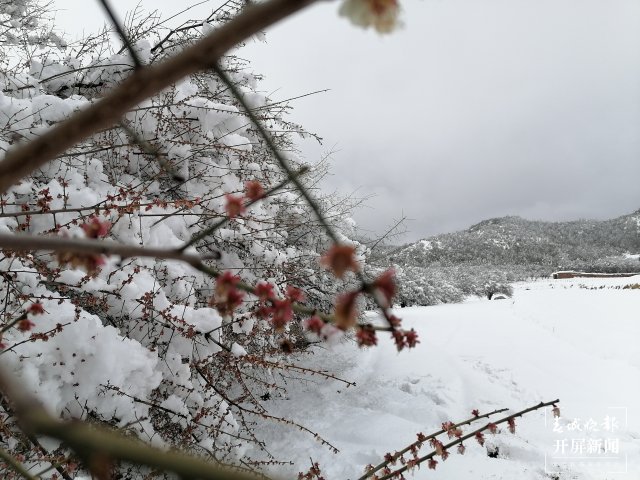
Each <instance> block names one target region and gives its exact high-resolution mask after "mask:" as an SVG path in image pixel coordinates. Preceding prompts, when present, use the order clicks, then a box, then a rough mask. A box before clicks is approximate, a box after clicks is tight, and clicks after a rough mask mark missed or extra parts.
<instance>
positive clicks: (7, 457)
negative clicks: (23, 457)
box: [0, 447, 38, 480]
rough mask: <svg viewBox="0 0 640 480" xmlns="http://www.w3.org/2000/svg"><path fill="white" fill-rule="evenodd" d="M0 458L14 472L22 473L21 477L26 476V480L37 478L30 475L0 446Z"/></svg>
mask: <svg viewBox="0 0 640 480" xmlns="http://www.w3.org/2000/svg"><path fill="white" fill-rule="evenodd" d="M0 458H1V459H2V460H4V461H5V462H6V464H7V465H8V466H9V467H11V469H12V470H13V471H14V472H16V473H17V474H19V475H22V477H23V478H26V479H27V480H38V479H37V478H36V477H34V476H33V475H31V474H30V473H29V472H28V471H27V469H26V468H24V466H23V465H22V464H21V463H20V462H19V461H18V460H16V459H15V458H13V456H12V455H11V454H10V453H9V452H7V451H6V450H4V449H3V448H2V447H0Z"/></svg>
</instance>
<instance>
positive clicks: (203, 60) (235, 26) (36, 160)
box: [0, 0, 315, 193]
mask: <svg viewBox="0 0 640 480" xmlns="http://www.w3.org/2000/svg"><path fill="white" fill-rule="evenodd" d="M314 1H315V0H269V1H268V2H264V3H258V4H253V5H251V6H248V7H246V8H245V9H244V10H243V12H242V13H240V14H239V15H238V16H237V17H235V18H234V19H232V20H230V21H229V22H227V23H225V24H224V25H222V26H221V27H220V28H218V29H216V30H215V31H213V32H212V33H211V34H210V35H208V36H206V37H205V38H203V39H202V40H200V41H198V42H197V43H195V44H194V45H192V46H191V47H188V48H186V49H185V50H184V51H182V52H181V53H179V54H177V55H175V56H173V57H170V58H168V59H167V60H165V61H163V62H160V63H158V64H153V65H148V66H145V67H144V68H138V69H136V70H135V71H134V72H133V73H132V74H131V75H130V76H129V77H128V78H126V79H125V80H124V81H123V82H122V83H121V84H120V85H118V86H117V87H115V88H114V89H113V90H111V92H109V93H108V94H107V95H106V96H105V97H104V98H103V99H102V100H100V101H98V102H96V103H95V104H93V105H91V106H90V107H88V108H86V109H83V110H81V111H79V112H77V113H76V114H75V115H73V116H71V117H70V118H68V119H67V120H65V121H63V122H60V123H59V124H58V125H56V126H55V127H53V128H51V129H49V130H47V131H46V132H45V133H43V134H42V135H41V136H39V137H37V138H35V139H33V140H31V141H29V142H28V143H25V144H23V145H21V146H19V147H17V148H16V149H14V150H11V151H9V152H7V155H6V156H5V158H4V160H2V161H1V162H0V193H4V192H6V191H7V189H8V188H9V187H11V186H12V185H15V184H16V183H17V182H18V181H19V180H20V179H22V178H24V177H26V176H27V175H28V174H29V173H31V172H33V171H34V170H36V169H38V168H40V167H42V166H43V165H45V164H46V163H47V162H48V161H50V160H52V159H54V158H55V157H56V156H58V155H60V154H62V153H64V152H65V151H66V150H67V149H69V148H71V147H73V146H74V145H75V144H77V143H78V142H80V141H82V140H84V139H85V138H88V137H89V136H91V135H92V134H94V133H96V132H98V131H100V130H102V129H105V128H110V127H111V126H113V125H114V124H116V123H118V121H119V120H120V118H121V117H122V116H123V115H124V114H125V113H126V112H128V111H129V110H130V109H132V108H134V107H135V106H136V105H137V104H139V103H140V102H142V101H144V100H146V99H147V98H150V97H152V96H153V95H155V94H157V93H159V92H160V91H161V90H163V89H165V88H167V87H169V86H171V85H173V84H174V83H176V82H177V81H179V80H180V79H182V78H184V77H186V76H187V75H190V74H193V73H196V72H199V71H201V70H206V69H209V68H211V67H212V66H213V65H214V64H215V63H216V62H217V61H218V59H219V58H220V57H221V56H222V55H223V54H224V53H225V52H226V51H227V50H229V49H230V48H232V47H233V46H234V45H236V44H238V43H240V42H242V41H243V40H245V39H246V38H248V37H250V36H251V35H254V34H255V33H258V32H260V31H261V30H263V29H265V28H266V27H268V26H269V25H272V24H274V23H276V22H278V21H279V20H282V19H283V18H286V17H288V16H290V15H292V14H293V13H295V12H297V11H299V10H301V9H303V8H304V7H306V6H308V5H311V4H312V3H314Z"/></svg>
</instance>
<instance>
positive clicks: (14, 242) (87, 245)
mask: <svg viewBox="0 0 640 480" xmlns="http://www.w3.org/2000/svg"><path fill="white" fill-rule="evenodd" d="M0 249H2V250H14V251H28V250H49V251H53V252H73V253H84V254H96V255H100V254H103V255H119V256H120V257H122V258H129V257H150V258H159V259H163V260H179V261H182V262H186V263H188V264H189V265H191V266H192V267H194V268H197V269H200V268H201V265H202V261H203V260H208V259H219V258H220V253H219V252H215V253H213V254H210V255H208V256H202V255H195V254H191V253H184V252H182V251H179V250H174V249H166V248H153V247H138V246H135V245H126V244H121V243H115V242H104V241H100V240H84V239H77V238H65V237H53V236H51V237H48V236H34V235H13V234H6V233H3V234H0Z"/></svg>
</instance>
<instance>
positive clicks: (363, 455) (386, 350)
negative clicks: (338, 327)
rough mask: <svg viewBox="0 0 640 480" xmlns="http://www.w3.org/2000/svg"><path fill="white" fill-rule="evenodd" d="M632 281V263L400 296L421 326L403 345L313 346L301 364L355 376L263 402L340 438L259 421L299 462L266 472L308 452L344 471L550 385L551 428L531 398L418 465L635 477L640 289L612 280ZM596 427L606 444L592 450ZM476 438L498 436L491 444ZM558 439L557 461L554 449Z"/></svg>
mask: <svg viewBox="0 0 640 480" xmlns="http://www.w3.org/2000/svg"><path fill="white" fill-rule="evenodd" d="M632 283H640V277H632V278H622V279H571V280H547V281H539V282H533V283H522V284H518V285H516V288H515V293H514V296H513V298H512V299H508V300H501V301H488V300H486V299H471V300H469V301H467V302H466V303H463V304H458V305H441V306H436V307H420V308H406V309H400V310H398V311H397V314H399V316H401V317H402V318H403V321H404V326H405V327H413V328H415V329H416V330H418V332H419V333H420V338H421V342H422V343H421V344H419V345H418V348H416V349H414V350H412V351H403V352H401V353H398V352H396V351H395V348H394V346H393V345H392V343H391V341H390V340H389V339H388V338H387V337H386V336H381V338H380V343H381V345H380V346H379V347H377V348H371V349H368V350H358V349H357V348H356V347H355V346H354V345H353V344H347V345H340V346H338V347H334V348H333V349H330V350H323V349H319V350H317V351H316V353H315V355H313V357H312V359H310V360H309V362H308V363H309V364H311V365H314V366H316V367H317V368H324V369H327V370H332V371H335V372H337V373H338V375H339V376H341V377H342V378H345V379H348V380H351V381H354V382H356V384H357V385H356V386H355V387H348V388H345V385H344V384H340V383H339V382H327V381H326V380H322V379H319V378H310V379H309V380H308V381H307V382H306V383H304V385H303V386H302V387H300V386H299V385H297V384H296V383H295V382H292V383H291V384H290V392H289V393H288V395H287V397H286V398H282V397H278V396H276V395H274V396H273V397H272V398H271V399H270V400H268V402H265V403H266V404H268V407H269V408H270V410H271V411H272V412H276V413H279V414H281V415H283V416H285V417H287V418H291V419H293V420H295V421H298V422H300V423H301V424H303V425H305V426H307V427H309V428H310V429H311V430H313V431H315V432H317V433H318V434H319V435H321V436H322V437H323V438H324V439H326V440H327V441H329V442H330V443H332V444H333V445H334V446H335V447H336V448H338V449H339V450H340V452H339V453H338V454H333V453H331V452H330V451H329V450H328V449H327V448H326V447H322V446H321V445H320V444H319V443H318V442H317V441H315V440H314V439H313V438H312V437H311V436H309V435H308V434H305V433H303V432H299V431H297V430H295V429H293V428H290V427H285V426H282V427H280V426H273V425H270V426H268V427H263V428H262V429H261V430H259V434H260V435H261V436H263V438H265V439H266V444H267V445H269V446H270V447H269V448H270V451H271V452H272V453H273V454H274V455H276V457H279V458H280V459H292V460H293V461H294V462H296V465H295V466H293V467H291V468H290V469H289V470H286V469H285V470H283V469H282V468H281V467H278V468H277V470H274V471H272V472H271V473H272V474H273V475H275V476H277V477H280V478H292V476H293V475H294V474H295V473H296V472H298V471H300V470H304V471H306V470H307V469H308V467H309V463H310V457H311V458H313V460H314V461H317V462H319V463H320V465H321V467H322V469H323V473H324V475H325V478H327V480H332V479H352V480H354V479H356V478H358V477H359V476H360V474H361V473H362V471H363V468H364V466H365V465H367V464H369V463H371V464H376V463H379V462H380V461H381V459H382V457H383V456H384V454H385V453H386V452H394V451H395V450H399V449H401V448H403V447H405V446H406V445H408V444H409V443H411V442H413V441H414V440H415V439H416V433H417V432H423V433H425V434H428V433H431V432H432V431H435V430H438V429H439V428H440V424H441V423H442V422H444V421H446V420H452V421H454V422H455V421H460V420H463V419H466V418H468V417H469V416H470V411H471V410H472V409H474V408H478V409H479V410H480V411H481V412H487V411H490V410H493V409H496V408H499V407H509V408H510V409H512V410H514V411H515V410H520V409H523V408H526V407H528V406H531V405H533V404H536V403H539V402H540V401H549V400H554V399H556V398H560V405H559V406H560V409H561V412H562V417H561V419H560V421H559V422H558V425H556V427H559V428H560V429H562V432H556V431H554V422H553V418H552V415H551V411H550V409H547V411H546V412H544V411H542V410H540V411H536V412H532V413H529V414H528V415H526V416H525V417H523V418H520V419H519V420H518V421H517V431H516V434H515V435H512V434H510V433H508V432H507V431H506V429H501V430H502V433H500V434H498V435H495V436H494V435H490V434H487V438H488V441H487V444H486V445H485V447H480V445H478V444H477V443H476V442H470V443H467V444H466V446H467V452H466V454H465V455H464V456H460V455H458V454H457V453H454V452H452V453H451V456H450V457H449V459H448V460H447V461H446V462H442V461H440V462H439V464H438V468H437V469H436V470H435V471H433V470H429V469H427V466H426V465H423V466H422V467H421V469H420V470H418V471H415V478H433V479H445V478H446V479H461V480H462V479H474V480H477V479H516V478H517V479H523V480H528V479H557V478H559V479H598V480H602V479H625V480H626V479H639V478H640V315H639V312H640V290H632V289H622V288H621V287H622V286H623V285H627V284H632ZM581 286H582V287H581ZM585 287H586V288H585ZM576 420H577V421H576ZM608 420H613V425H611V423H607V421H608ZM485 423H486V422H485ZM572 423H573V425H577V426H578V428H579V429H572V425H571V424H572ZM606 439H609V440H608V441H607V440H606ZM599 441H603V442H606V443H607V446H608V452H607V453H600V454H597V453H593V451H590V450H591V448H589V446H590V445H591V446H593V445H597V444H598V442H599ZM616 444H617V446H618V449H619V450H618V452H616ZM487 446H489V448H494V447H495V446H497V447H498V448H499V456H498V458H490V457H489V456H488V455H487V449H486V447H487ZM563 446H564V447H563ZM563 448H564V460H563V462H564V465H563V466H560V467H558V466H557V465H558V462H559V460H557V459H554V458H553V457H558V456H561V457H562V456H563V455H562V453H561V450H562V449H563ZM581 449H582V453H580V450H581ZM427 452H428V449H427V447H426V446H425V447H423V450H422V451H421V453H427ZM566 457H586V458H582V459H575V458H572V459H567V458H566ZM604 457H615V458H613V459H611V458H609V459H605V458H604ZM578 462H582V463H578ZM558 471H559V472H560V473H553V472H558ZM623 472H626V473H623Z"/></svg>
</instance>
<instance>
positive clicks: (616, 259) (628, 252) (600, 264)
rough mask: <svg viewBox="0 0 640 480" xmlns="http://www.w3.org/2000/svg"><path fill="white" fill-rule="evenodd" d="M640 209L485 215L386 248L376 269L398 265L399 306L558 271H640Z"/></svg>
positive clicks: (496, 288) (487, 291) (482, 291)
mask: <svg viewBox="0 0 640 480" xmlns="http://www.w3.org/2000/svg"><path fill="white" fill-rule="evenodd" d="M638 253H640V210H638V211H636V212H634V213H632V214H629V215H624V216H622V217H618V218H614V219H612V220H603V221H598V220H577V221H572V222H542V221H531V220H525V219H523V218H520V217H502V218H494V219H491V220H485V221H483V222H480V223H478V224H476V225H473V226H471V227H469V228H468V229H467V230H463V231H460V232H455V233H447V234H443V235H436V236H433V237H429V238H425V239H423V240H419V241H417V242H415V243H411V244H408V245H404V246H402V247H399V248H396V249H391V250H386V251H383V252H382V254H381V255H380V256H379V257H378V259H377V260H373V259H372V260H373V261H371V262H370V265H371V268H372V269H374V270H376V269H378V270H382V269H383V268H388V267H390V266H391V267H393V268H394V269H395V271H396V274H397V277H398V283H399V292H398V303H399V304H400V305H435V304H438V303H455V302H459V301H461V300H463V299H464V298H465V297H467V296H469V295H480V296H487V297H491V296H492V295H493V294H494V293H504V294H507V295H509V294H510V291H511V287H510V283H512V282H514V281H519V280H526V279H529V278H531V277H540V276H549V275H550V274H551V273H552V272H553V271H555V270H581V271H589V272H604V273H617V272H638V271H640V262H639V261H638V255H637V254H638Z"/></svg>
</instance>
